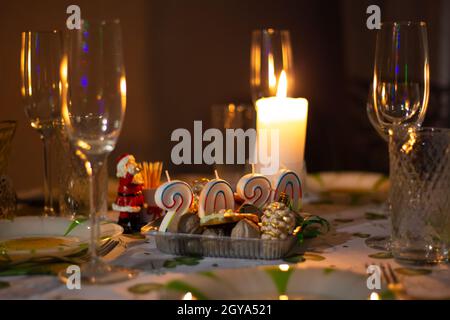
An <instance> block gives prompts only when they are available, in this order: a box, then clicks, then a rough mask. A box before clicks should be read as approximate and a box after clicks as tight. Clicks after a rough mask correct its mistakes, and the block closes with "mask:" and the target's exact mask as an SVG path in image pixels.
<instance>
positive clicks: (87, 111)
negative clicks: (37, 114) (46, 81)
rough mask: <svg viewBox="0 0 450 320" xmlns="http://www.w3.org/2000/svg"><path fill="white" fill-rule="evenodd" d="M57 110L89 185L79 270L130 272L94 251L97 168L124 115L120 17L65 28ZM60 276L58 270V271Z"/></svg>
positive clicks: (112, 274)
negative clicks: (85, 252) (84, 255)
mask: <svg viewBox="0 0 450 320" xmlns="http://www.w3.org/2000/svg"><path fill="white" fill-rule="evenodd" d="M61 79H62V116H63V119H64V124H65V128H66V130H67V135H68V137H69V140H70V142H71V144H72V145H73V146H74V148H75V150H76V155H77V156H78V157H80V158H81V160H82V161H83V162H84V166H85V169H86V173H87V175H88V178H89V185H90V196H89V199H90V215H89V216H90V230H91V242H90V247H89V251H90V254H91V258H90V261H89V262H88V263H87V264H85V265H84V266H83V268H82V270H81V277H82V281H84V282H86V283H95V284H103V283H111V282H117V281H122V280H127V279H130V278H132V277H134V276H135V275H136V273H135V272H134V271H133V270H130V269H125V268H119V267H114V266H111V265H109V264H107V263H106V262H104V261H103V260H102V259H101V258H100V257H99V256H98V255H97V248H98V242H99V231H100V226H99V220H100V213H101V208H102V207H104V204H102V203H101V202H104V201H106V199H105V198H104V197H100V190H99V172H100V171H101V169H102V167H103V166H104V164H105V161H106V159H107V157H108V155H109V153H110V152H111V151H113V150H114V148H115V146H116V142H117V139H118V138H119V134H120V130H121V128H122V123H123V120H124V115H125V107H126V80H125V68H124V64H123V54H122V38H121V29H120V22H119V21H118V20H114V21H99V22H93V21H89V22H88V21H86V20H84V21H82V25H81V28H80V29H79V30H76V29H74V30H70V31H68V32H67V41H66V48H65V54H64V56H63V58H62V61H61ZM60 276H62V277H63V278H64V274H60Z"/></svg>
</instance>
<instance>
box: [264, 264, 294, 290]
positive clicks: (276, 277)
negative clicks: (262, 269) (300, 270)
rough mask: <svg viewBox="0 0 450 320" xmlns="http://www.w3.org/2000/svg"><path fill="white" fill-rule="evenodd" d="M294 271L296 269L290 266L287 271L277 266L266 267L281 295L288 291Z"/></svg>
mask: <svg viewBox="0 0 450 320" xmlns="http://www.w3.org/2000/svg"><path fill="white" fill-rule="evenodd" d="M293 271H294V269H292V268H289V269H288V270H286V271H282V270H280V269H279V268H277V267H274V268H268V269H266V272H267V274H268V275H269V276H270V278H271V279H272V280H273V282H274V284H275V286H276V288H277V291H278V294H279V295H282V294H285V293H286V289H287V285H288V283H289V278H290V277H291V274H292V272H293Z"/></svg>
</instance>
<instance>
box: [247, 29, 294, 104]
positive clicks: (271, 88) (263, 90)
mask: <svg viewBox="0 0 450 320" xmlns="http://www.w3.org/2000/svg"><path fill="white" fill-rule="evenodd" d="M250 65H251V68H250V87H251V91H252V100H253V103H255V102H256V100H258V99H260V98H263V97H273V96H276V94H277V89H278V82H279V80H280V76H281V73H282V72H283V71H284V72H285V74H286V80H287V82H288V83H289V86H288V88H287V96H291V94H290V93H291V92H290V90H291V88H293V83H294V77H293V61H292V49H291V38H290V34H289V31H288V30H275V29H263V30H255V31H253V32H252V44H251V52H250Z"/></svg>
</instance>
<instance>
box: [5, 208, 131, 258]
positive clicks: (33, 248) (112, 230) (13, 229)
mask: <svg viewBox="0 0 450 320" xmlns="http://www.w3.org/2000/svg"><path fill="white" fill-rule="evenodd" d="M73 222H74V221H73V220H71V219H68V218H60V217H36V216H24V217H17V218H15V219H14V220H0V260H6V261H8V260H11V261H16V260H26V259H31V258H39V257H46V256H57V257H63V256H68V255H71V254H74V253H77V252H79V251H81V250H83V249H85V248H86V246H87V244H88V243H89V239H90V229H89V221H84V222H81V223H79V224H78V225H77V226H75V227H74V228H73V229H72V230H71V231H70V232H69V233H68V234H67V231H68V230H69V227H70V226H71V225H72V223H73ZM122 232H123V228H122V227H121V226H119V225H117V224H115V223H112V222H111V223H110V222H108V223H102V224H101V225H100V237H101V238H102V239H105V238H112V237H116V236H119V235H120V234H122ZM31 238H40V239H42V238H52V239H55V241H56V240H58V241H62V242H64V243H63V244H53V245H52V246H51V247H42V246H39V245H38V244H37V243H32V244H30V243H28V245H26V246H25V247H26V248H20V249H19V248H15V249H11V248H6V246H5V241H10V240H24V239H25V240H28V241H30V239H31ZM41 243H42V242H41ZM22 244H23V242H22Z"/></svg>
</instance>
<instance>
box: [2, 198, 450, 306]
mask: <svg viewBox="0 0 450 320" xmlns="http://www.w3.org/2000/svg"><path fill="white" fill-rule="evenodd" d="M371 209H373V205H358V206H355V205H353V206H350V205H340V204H324V203H322V204H309V205H308V204H307V205H305V208H304V211H305V212H308V213H311V214H317V215H320V216H322V217H324V218H326V219H327V220H328V221H329V222H330V224H331V230H330V231H329V232H328V233H327V234H326V235H322V236H319V237H318V238H315V239H311V240H307V241H306V242H305V243H304V244H303V245H301V246H299V247H298V248H296V250H297V251H298V254H299V255H301V256H303V257H304V258H305V259H300V260H304V261H301V262H295V261H294V260H289V261H285V260H272V261H264V260H245V259H226V258H208V257H203V258H198V259H190V260H189V263H187V264H186V263H183V260H180V261H181V262H177V263H174V261H175V260H174V259H175V257H174V256H172V255H168V254H164V253H161V252H160V251H158V249H157V248H156V244H155V241H154V239H153V238H152V237H147V238H146V239H142V238H138V237H136V236H126V235H122V236H121V237H120V240H121V243H120V245H119V246H118V247H116V249H114V250H113V251H112V252H111V253H110V254H109V255H108V256H107V257H105V259H106V260H108V261H111V262H112V263H113V264H116V265H120V266H125V267H131V268H134V269H137V270H139V275H138V277H137V278H135V279H132V280H129V281H126V282H121V283H116V284H112V285H102V286H96V285H89V286H83V290H68V289H67V287H66V286H65V285H64V284H62V283H61V282H60V281H59V280H58V278H57V277H56V276H54V275H33V276H30V275H23V276H8V277H0V282H1V283H3V286H0V299H158V298H159V293H158V292H157V291H150V292H144V293H139V294H138V293H136V292H134V291H133V290H130V288H132V287H135V286H136V285H137V284H147V283H158V284H164V283H167V282H168V281H171V280H173V279H176V278H179V277H182V276H184V275H185V274H187V273H195V272H200V271H209V272H214V271H216V270H218V269H230V268H245V267H255V266H261V265H275V266H278V265H279V264H286V263H290V264H291V265H295V266H296V267H299V268H308V267H317V268H334V269H341V270H350V271H353V272H356V273H360V274H366V265H370V264H380V263H390V264H391V265H392V267H393V268H394V269H396V270H397V274H398V276H399V278H400V279H401V282H402V283H403V284H404V286H405V288H406V290H407V293H408V295H409V296H411V297H421V298H437V299H441V298H447V299H448V298H449V297H450V266H449V265H445V264H444V265H437V266H426V267H424V266H421V267H414V266H406V265H400V264H398V263H397V262H396V261H395V260H394V259H392V258H390V257H389V255H388V254H387V253H386V252H381V251H377V250H374V249H371V248H369V247H367V246H366V245H365V240H366V239H367V237H369V236H377V235H379V236H382V235H386V234H388V233H389V220H387V219H386V218H385V217H383V216H378V215H371V214H368V212H370V211H371ZM414 270H416V271H418V272H414ZM366 275H367V274H366Z"/></svg>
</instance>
